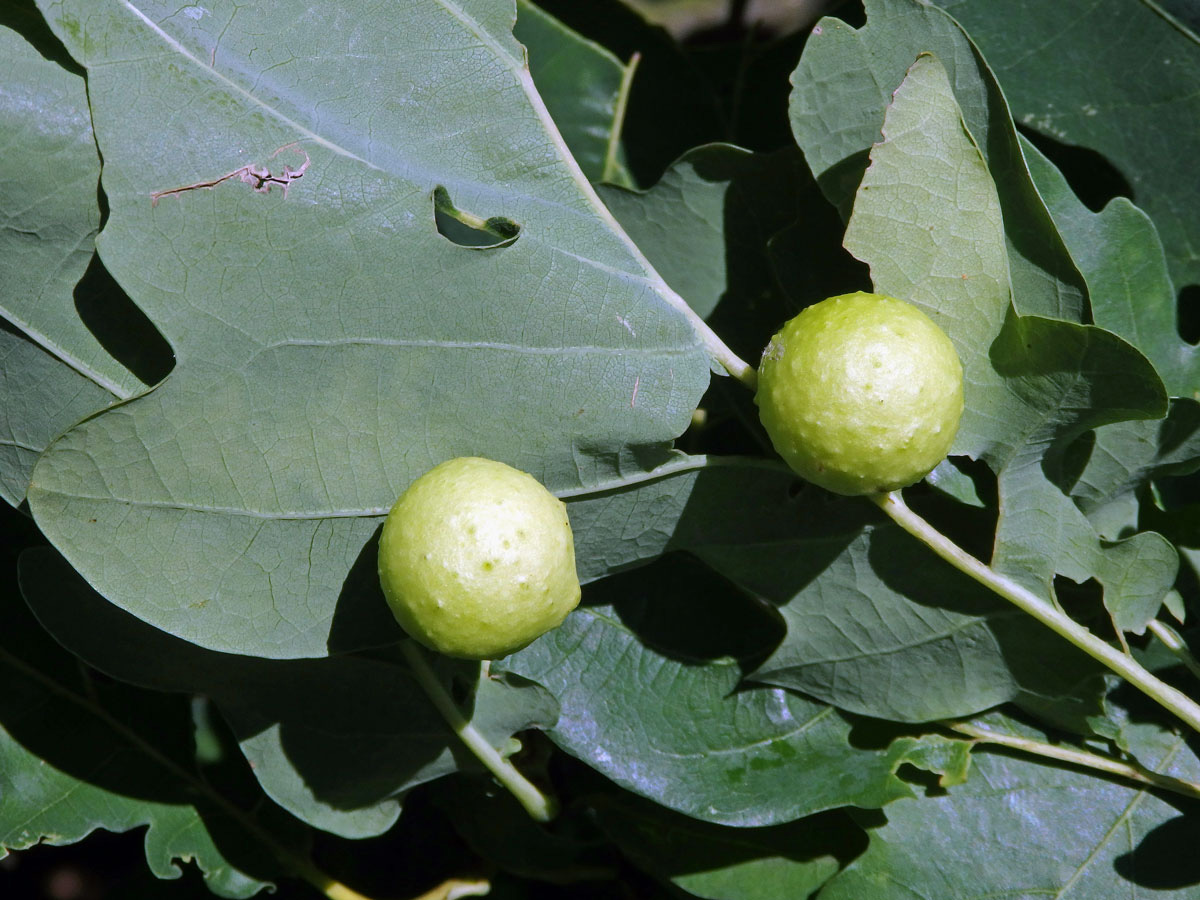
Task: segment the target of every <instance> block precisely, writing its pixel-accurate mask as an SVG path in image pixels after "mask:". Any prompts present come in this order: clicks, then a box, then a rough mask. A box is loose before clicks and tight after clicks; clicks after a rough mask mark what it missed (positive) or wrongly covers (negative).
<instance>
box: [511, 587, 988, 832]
mask: <svg viewBox="0 0 1200 900" xmlns="http://www.w3.org/2000/svg"><path fill="white" fill-rule="evenodd" d="M655 570H658V571H659V572H660V573H661V574H659V575H658V577H655V578H651V577H650V576H651V574H652V572H653V570H643V572H642V573H639V574H640V575H641V576H642V577H641V578H639V579H638V580H637V581H636V582H632V580H630V579H621V578H611V579H607V580H606V581H604V582H602V583H601V584H600V585H597V589H600V588H601V587H603V592H602V593H601V594H600V595H599V596H596V595H595V594H593V595H592V600H591V602H592V603H595V602H596V600H599V599H607V598H608V597H611V596H619V597H622V598H623V599H622V601H621V602H620V603H619V604H618V605H616V606H612V605H588V606H586V607H581V608H580V609H578V610H576V612H575V613H573V614H572V615H571V616H569V617H568V619H567V621H566V623H565V624H564V625H563V626H562V627H560V628H558V629H556V630H555V631H552V632H550V633H549V634H546V635H543V636H542V637H541V638H539V639H538V640H537V641H535V642H534V643H533V644H531V645H530V646H529V647H527V648H526V649H524V650H522V651H520V652H519V653H516V654H514V655H513V656H510V657H508V658H507V659H505V660H504V661H503V662H502V663H501V664H500V665H501V666H502V669H503V670H504V671H510V672H514V673H516V674H519V675H522V676H524V677H526V678H529V679H532V680H534V681H536V682H537V683H539V684H541V685H542V686H544V687H545V688H546V689H547V690H549V691H550V692H551V693H552V694H553V695H554V697H555V698H556V699H557V700H558V703H559V705H560V707H561V710H562V713H561V715H560V717H559V719H558V722H557V723H556V724H555V725H554V727H553V728H551V729H550V730H549V731H548V732H547V734H548V735H549V737H550V738H551V740H553V741H554V742H555V743H556V744H557V745H558V746H559V747H560V748H561V749H563V750H565V751H566V752H568V753H570V754H571V755H573V756H576V757H578V758H579V759H581V760H583V761H584V762H586V763H587V764H588V765H590V766H592V767H593V768H595V769H596V770H598V771H599V772H601V773H602V774H604V775H606V776H607V777H608V778H610V779H611V780H613V781H615V782H616V783H617V784H618V785H620V786H621V787H623V788H626V789H627V790H630V791H633V792H634V793H637V794H640V795H642V796H644V797H647V798H649V799H651V800H653V801H655V802H656V803H659V804H661V805H663V806H666V807H668V808H670V809H673V810H676V811H678V812H682V813H684V814H686V815H689V816H692V817H694V818H698V819H702V820H704V821H708V822H714V823H718V824H723V825H734V826H737V827H755V826H764V825H771V824H777V823H781V822H787V821H791V820H793V819H797V818H800V817H802V816H806V815H811V814H813V813H816V812H820V811H822V810H826V809H832V808H835V807H838V806H845V805H858V806H865V807H877V806H881V805H883V804H885V803H888V802H890V801H891V800H893V799H895V798H896V797H899V796H905V795H907V794H908V793H909V792H910V791H909V788H908V786H907V785H906V784H905V783H904V782H903V781H901V780H900V779H899V778H897V777H896V774H895V773H896V770H897V768H898V767H899V766H900V765H901V764H902V763H904V762H910V763H913V764H915V765H918V766H921V765H922V764H923V763H928V757H927V756H926V755H925V751H926V747H925V744H926V743H928V741H925V740H916V741H912V742H908V743H905V742H897V743H895V744H891V745H888V746H885V747H882V748H878V749H874V748H865V747H862V746H858V745H856V743H855V741H853V740H852V738H851V732H852V731H853V726H852V724H851V723H850V722H849V721H847V720H846V719H844V718H843V717H842V716H841V715H839V714H838V713H837V712H836V711H835V710H834V709H833V708H832V707H829V706H825V705H823V704H820V703H816V702H814V701H812V700H809V699H806V698H804V697H801V696H800V695H798V694H793V693H790V692H788V691H785V690H781V689H779V688H768V687H757V686H746V685H740V684H739V683H740V681H741V678H742V675H743V671H744V664H739V662H738V660H737V658H735V657H734V656H731V655H729V654H730V653H735V654H737V655H738V656H745V655H747V654H749V655H753V654H754V653H755V652H756V650H755V648H756V647H757V648H758V650H757V652H761V648H762V645H763V642H764V641H765V642H768V643H769V642H770V640H771V637H770V635H771V634H772V633H773V629H772V628H769V627H766V623H768V622H769V621H770V620H769V619H764V618H762V613H761V612H759V613H757V614H753V613H752V612H751V611H750V610H743V611H742V612H741V614H740V615H738V613H737V611H736V606H737V605H736V604H735V603H734V601H732V599H730V598H729V597H728V595H727V594H726V593H725V592H723V591H722V590H720V589H719V586H718V585H715V584H713V579H712V578H711V577H705V576H704V575H703V574H702V573H695V574H693V575H690V576H689V575H687V574H686V571H685V572H680V571H678V570H677V569H676V567H675V566H674V565H666V564H660V565H659V566H656V567H655ZM701 585H706V586H707V590H705V589H704V588H702V587H700V586H701ZM731 604H733V606H734V608H730V605H731ZM735 615H737V620H738V621H740V625H739V628H738V629H736V633H735V631H734V629H730V628H729V627H728V626H727V625H726V626H725V627H724V631H722V630H721V629H720V628H719V627H717V625H716V623H717V622H721V621H723V622H726V623H728V622H729V621H730V618H731V616H735ZM756 622H757V623H758V624H756ZM764 629H765V630H764ZM929 740H931V741H935V742H938V743H941V742H943V741H944V740H945V739H944V738H930V739H929ZM951 743H954V742H951ZM964 746H965V745H964ZM930 765H936V767H937V768H938V771H943V770H944V768H945V766H946V763H945V761H944V760H942V759H939V760H936V762H935V763H931V764H930Z"/></svg>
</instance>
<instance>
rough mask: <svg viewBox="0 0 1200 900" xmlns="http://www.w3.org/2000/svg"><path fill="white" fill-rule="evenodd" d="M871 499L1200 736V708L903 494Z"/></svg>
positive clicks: (958, 565) (952, 562)
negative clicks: (983, 557) (959, 540)
mask: <svg viewBox="0 0 1200 900" xmlns="http://www.w3.org/2000/svg"><path fill="white" fill-rule="evenodd" d="M871 499H872V500H873V501H874V502H875V503H876V504H877V505H878V506H879V508H880V509H882V510H883V511H884V512H885V513H887V515H888V516H890V517H891V518H892V520H893V521H894V522H895V523H896V524H897V525H899V526H900V527H901V528H903V529H904V530H905V531H907V532H908V533H909V534H911V535H912V536H913V537H915V538H916V539H917V540H919V541H921V542H922V543H923V544H925V545H926V546H928V547H929V548H930V549H931V550H933V552H934V553H936V554H937V555H938V556H940V557H941V558H942V559H944V560H945V561H946V562H948V563H950V565H952V566H954V568H956V569H958V570H959V571H960V572H962V573H964V574H966V575H969V576H970V577H971V578H974V579H975V580H976V581H978V582H979V583H980V584H982V585H983V586H984V587H986V588H989V589H990V590H992V591H993V592H995V593H996V594H998V595H999V596H1001V597H1003V598H1004V599H1005V600H1008V601H1009V602H1010V603H1012V604H1014V605H1015V606H1016V607H1018V608H1019V609H1021V610H1022V611H1024V612H1026V613H1028V614H1029V615H1031V616H1033V617H1034V618H1035V619H1037V620H1038V621H1039V622H1041V623H1042V624H1043V625H1045V626H1047V627H1048V628H1050V629H1051V630H1052V631H1054V632H1055V633H1056V634H1058V635H1061V636H1062V637H1064V638H1066V639H1067V640H1068V641H1070V642H1071V643H1072V644H1074V645H1075V646H1076V647H1078V648H1079V649H1080V650H1082V651H1083V652H1084V653H1086V654H1088V655H1089V656H1091V657H1092V658H1093V659H1096V660H1099V661H1100V662H1101V663H1103V664H1104V665H1105V666H1107V667H1108V668H1109V669H1111V670H1112V671H1114V672H1116V673H1117V674H1118V675H1120V676H1121V677H1122V678H1124V679H1125V680H1126V681H1128V682H1129V683H1130V684H1132V685H1133V686H1134V687H1136V688H1137V689H1138V690H1140V691H1141V692H1142V693H1144V694H1145V695H1146V696H1148V697H1150V698H1151V699H1152V700H1154V701H1155V702H1157V703H1158V704H1160V705H1161V706H1163V707H1164V708H1165V709H1168V710H1170V711H1171V712H1173V713H1174V714H1175V715H1177V716H1178V717H1179V718H1181V719H1183V721H1185V722H1187V724H1188V725H1190V726H1191V727H1192V728H1194V729H1195V730H1196V731H1200V704H1197V703H1196V702H1195V701H1194V700H1192V699H1191V698H1190V697H1188V696H1187V695H1186V694H1184V693H1183V692H1182V691H1179V690H1176V689H1175V688H1173V687H1171V686H1170V685H1169V684H1167V683H1166V682H1165V681H1162V680H1160V679H1159V678H1157V677H1155V676H1154V675H1153V674H1152V673H1150V672H1148V671H1147V670H1146V669H1145V668H1143V667H1142V665H1141V664H1140V663H1138V662H1137V661H1136V660H1135V659H1133V658H1132V657H1129V656H1126V655H1124V654H1123V653H1121V652H1120V651H1119V650H1117V649H1115V648H1114V647H1112V646H1110V645H1109V644H1108V643H1106V642H1105V641H1103V640H1101V639H1100V638H1098V637H1096V636H1095V635H1094V634H1092V632H1091V631H1089V630H1088V629H1087V628H1085V627H1084V626H1082V625H1080V624H1079V623H1078V622H1076V621H1075V620H1074V619H1072V618H1070V617H1069V616H1068V615H1067V614H1066V613H1063V612H1061V611H1059V610H1058V609H1056V608H1055V607H1054V606H1052V605H1051V604H1050V603H1047V602H1046V601H1045V600H1043V599H1042V598H1041V597H1038V596H1037V595H1036V594H1034V593H1033V592H1032V591H1030V590H1029V589H1028V588H1025V587H1023V586H1022V585H1020V584H1017V583H1016V582H1015V581H1013V580H1012V579H1010V578H1008V577H1006V576H1004V575H1001V574H1000V573H999V572H997V571H996V570H994V569H992V568H991V567H990V566H985V565H984V564H983V563H981V562H980V561H979V560H977V559H976V558H975V557H973V556H971V555H970V554H969V553H967V552H966V551H965V550H963V549H962V548H961V547H959V546H958V545H957V544H955V543H954V542H953V541H951V540H950V539H949V538H947V537H946V536H945V535H944V534H942V533H941V532H940V531H938V530H937V529H936V528H934V527H933V526H932V525H930V524H929V523H928V522H926V521H925V520H924V519H922V518H921V517H920V516H918V515H917V514H916V513H914V512H913V511H912V510H911V509H909V508H908V506H907V505H906V504H905V502H904V500H903V498H902V497H901V496H900V492H899V491H893V492H891V493H890V494H875V495H872V497H871Z"/></svg>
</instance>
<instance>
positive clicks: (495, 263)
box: [30, 0, 709, 658]
mask: <svg viewBox="0 0 1200 900" xmlns="http://www.w3.org/2000/svg"><path fill="white" fill-rule="evenodd" d="M44 11H45V13H46V15H47V19H48V21H49V22H50V24H51V27H52V28H54V29H55V31H56V33H57V34H59V35H60V37H62V39H63V40H64V42H65V44H66V45H67V47H68V49H69V50H70V51H71V52H72V54H74V55H75V56H76V58H77V59H78V60H79V61H80V63H81V64H82V65H84V66H85V67H86V68H87V69H88V78H89V81H88V87H89V99H90V102H91V109H92V119H93V123H94V125H95V128H96V136H97V142H98V144H99V146H100V149H101V153H102V154H103V156H104V158H105V160H106V167H105V171H104V178H103V187H104V190H105V192H106V195H107V197H108V200H109V204H110V207H111V215H110V218H109V221H108V224H107V225H106V228H105V230H104V232H103V234H102V235H101V236H100V238H99V239H98V244H99V247H100V251H101V255H102V257H103V260H104V263H105V265H106V266H107V268H108V269H109V271H111V272H112V274H113V275H114V277H115V278H116V279H117V280H118V282H120V283H121V285H122V287H123V288H124V289H125V290H126V291H127V292H128V293H129V295H130V296H131V297H132V298H133V300H134V301H135V302H136V303H137V304H138V306H140V307H141V308H142V309H143V310H144V311H145V313H146V314H147V315H148V316H149V318H150V319H151V321H152V322H153V323H154V324H155V326H156V327H157V328H158V329H159V330H160V331H161V332H162V334H163V336H164V337H165V338H166V340H167V341H168V342H169V343H170V344H171V346H172V348H173V349H174V351H175V353H176V356H177V358H178V365H177V368H176V370H175V372H174V373H173V374H172V376H171V377H170V378H168V379H167V380H166V382H165V383H164V384H163V385H161V386H160V387H159V388H158V389H157V390H155V391H154V392H153V393H151V394H149V395H147V396H145V397H142V398H139V399H137V400H135V401H133V402H131V403H129V404H126V405H124V406H122V407H119V408H117V409H114V410H112V411H110V412H108V413H106V414H105V415H103V416H98V417H96V418H94V419H92V420H90V421H88V422H87V423H85V424H84V425H82V426H80V427H79V428H77V429H75V430H73V431H72V432H70V433H68V434H67V435H66V436H65V437H64V438H63V439H62V440H61V441H59V442H58V443H57V444H56V445H54V447H52V448H51V449H50V451H49V452H48V453H47V454H45V456H43V458H42V460H41V462H40V463H39V465H38V468H37V470H36V474H35V477H34V484H33V488H32V491H31V494H30V505H31V508H32V509H33V512H34V515H35V516H36V517H37V519H38V521H39V523H40V525H41V527H42V528H43V530H44V531H45V532H46V534H47V535H48V536H49V537H50V538H51V540H52V541H53V542H54V543H55V544H56V546H58V547H59V549H60V550H62V551H63V552H64V553H65V554H66V555H67V557H68V558H69V559H70V560H71V562H72V564H73V565H74V566H75V567H76V568H77V569H79V570H80V571H81V572H82V573H83V574H84V576H85V577H86V578H87V579H88V581H89V582H90V583H92V584H93V585H94V586H96V587H97V588H98V589H99V590H100V592H101V593H102V594H104V595H105V596H106V597H107V598H108V599H109V600H111V601H112V602H114V603H117V604H118V605H119V606H121V607H123V608H125V609H127V610H129V611H131V612H133V613H134V614H135V615H138V616H139V617H141V618H143V619H145V620H146V621H148V622H150V623H151V624H154V625H155V626H156V627H159V628H162V629H164V630H166V631H168V632H171V633H173V634H176V635H178V636H180V637H184V638H185V639H187V640H190V641H193V642H195V643H199V644H201V645H204V646H207V647H210V648H213V649H218V650H222V651H226V652H236V653H245V654H253V655H260V656H268V657H277V658H285V657H304V656H321V655H324V654H326V653H327V652H329V645H330V641H331V623H332V622H333V620H334V619H335V615H336V616H337V617H338V618H343V619H344V618H346V617H347V616H349V618H351V619H352V618H353V617H354V614H353V613H352V612H350V610H352V609H358V608H360V607H361V604H360V603H357V601H356V598H355V597H353V596H350V595H348V594H346V593H345V592H344V591H343V586H344V583H345V582H346V579H347V576H348V574H349V573H350V571H351V569H352V568H353V566H354V564H355V561H356V560H357V559H358V558H359V556H360V554H361V553H362V551H363V548H364V545H365V544H366V543H367V542H368V541H370V540H371V538H372V536H373V534H374V532H375V530H376V528H377V527H378V524H379V521H380V519H381V517H382V516H383V514H384V513H386V511H387V509H388V508H389V507H390V506H391V504H392V503H393V502H394V500H395V498H396V496H398V494H399V493H400V491H401V490H402V489H403V488H404V487H405V486H407V484H408V483H409V482H410V481H411V480H412V479H413V478H415V477H416V476H417V475H419V474H421V473H422V472H423V471H425V470H426V469H428V468H429V467H431V466H432V465H433V464H435V463H437V462H439V461H441V460H443V459H445V458H448V457H452V456H457V455H468V454H475V455H485V456H489V457H493V458H498V459H501V460H503V461H505V462H508V463H510V464H513V465H516V466H517V467H519V468H523V469H525V470H527V471H530V472H532V473H533V474H534V475H535V476H537V477H538V478H540V479H541V480H543V481H544V482H545V483H546V484H547V486H548V487H550V488H551V489H552V490H556V491H566V490H580V489H584V488H594V487H609V486H616V485H619V484H621V483H622V482H623V481H624V479H625V478H626V477H629V476H633V477H637V476H639V475H641V474H643V473H644V472H645V471H647V470H648V469H651V468H653V467H654V466H655V465H657V464H659V463H661V462H663V461H664V460H665V458H666V456H665V453H664V450H663V447H664V445H665V443H666V442H669V441H670V440H671V439H672V438H674V437H675V436H676V435H678V434H679V433H680V432H682V431H683V429H684V428H685V427H686V425H687V422H688V418H689V416H690V413H691V410H692V409H693V407H694V406H695V404H696V402H697V401H698V399H699V397H700V394H701V392H702V391H703V389H704V387H705V386H706V384H707V380H708V372H709V355H708V352H707V350H706V349H705V347H704V345H703V344H702V342H701V340H700V338H699V337H698V335H697V333H696V332H695V331H694V329H693V327H692V325H691V324H690V321H689V319H688V318H687V315H685V314H684V311H683V304H682V301H680V300H679V299H678V297H677V296H676V295H675V294H674V292H672V291H671V290H670V289H669V288H668V287H667V286H666V284H665V283H664V282H663V281H662V280H661V278H660V277H659V276H658V275H657V274H656V273H655V272H654V271H653V270H652V269H650V268H649V267H648V265H647V264H646V263H645V261H644V259H643V258H642V256H641V255H640V253H639V252H638V251H637V250H636V248H634V246H633V245H632V244H631V243H630V241H629V240H628V238H627V237H626V236H625V235H624V234H623V232H621V230H620V228H619V227H618V226H617V225H616V223H615V221H614V220H613V219H612V218H611V216H610V215H609V214H608V212H607V210H605V208H604V207H603V205H602V204H601V203H600V202H599V200H598V198H597V197H596V195H595V193H594V192H593V190H592V188H591V186H590V185H589V184H588V181H587V179H586V177H585V176H584V175H583V173H582V172H581V171H580V170H579V168H578V166H577V165H576V164H575V162H574V161H573V159H572V158H571V157H570V155H569V153H568V152H567V149H566V145H565V144H564V143H563V141H562V139H561V138H560V137H559V135H558V132H557V130H556V129H555V128H554V125H553V123H552V122H551V120H550V117H549V114H548V113H547V111H546V108H545V105H544V104H543V103H542V100H541V98H540V97H539V96H538V94H537V91H536V89H535V88H534V86H533V82H532V80H531V78H530V74H529V71H528V69H527V68H526V66H525V63H524V51H523V49H522V48H521V46H520V45H519V44H518V43H517V42H516V40H515V39H514V38H513V36H512V34H511V27H512V22H513V8H512V7H511V6H508V5H507V4H496V3H492V2H469V3H461V4H451V3H442V2H437V0H423V2H417V3H410V4H401V5H399V6H392V7H387V8H386V9H385V8H380V7H373V6H371V5H370V4H367V3H351V4H343V5H339V6H336V7H327V6H319V7H312V8H310V9H308V10H306V11H303V12H299V13H298V14H297V15H294V16H285V17H279V16H272V15H268V10H266V9H262V10H256V9H255V8H252V7H247V6H244V5H235V4H233V3H231V2H222V3H217V4H208V5H206V6H204V7H200V6H189V7H186V8H182V9H180V8H178V7H175V6H169V5H163V4H160V3H157V2H153V0H147V2H139V3H134V2H124V3H119V4H110V3H105V2H89V0H79V2H75V0H72V2H68V3H63V4H46V5H45V6H44ZM264 21H270V22H272V27H271V28H270V29H268V30H266V31H265V32H263V30H262V29H260V28H258V27H254V28H250V27H248V26H249V25H250V24H255V25H256V26H257V23H261V22H264ZM335 73H336V74H335ZM351 85H353V86H354V88H353V89H350V87H349V86H351ZM132 86H136V90H137V93H138V98H139V102H137V103H130V102H128V97H129V92H130V91H131V90H132V89H133V88H132ZM484 121H486V122H489V123H492V124H491V125H489V127H488V128H486V129H481V128H476V127H474V125H475V123H479V122H484ZM438 187H442V188H444V189H445V191H446V192H447V194H448V197H449V199H450V201H451V202H452V203H453V204H454V206H455V207H456V208H458V209H460V210H463V211H465V212H466V213H469V214H470V216H472V217H475V218H476V219H478V220H479V221H484V220H489V219H493V218H499V219H502V220H503V221H505V222H507V223H510V225H511V226H512V227H513V228H516V229H518V231H517V232H516V238H515V240H513V241H511V242H510V243H509V244H508V245H507V246H503V247H499V248H497V249H492V250H481V249H471V248H469V247H466V246H460V245H459V244H456V243H454V242H453V241H452V240H450V239H448V238H447V237H445V236H443V235H442V234H441V233H439V231H438V228H437V227H436V224H435V219H434V213H433V200H432V197H433V195H434V193H435V190H436V189H437V188H438ZM256 188H257V189H258V190H256Z"/></svg>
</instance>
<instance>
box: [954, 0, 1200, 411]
mask: <svg viewBox="0 0 1200 900" xmlns="http://www.w3.org/2000/svg"><path fill="white" fill-rule="evenodd" d="M938 3H939V5H940V6H942V7H944V8H945V9H946V10H947V11H948V12H950V13H951V14H953V15H954V16H955V17H956V18H957V19H958V20H959V21H960V22H962V23H963V24H964V25H965V26H966V27H967V29H968V30H969V31H970V33H971V35H972V37H973V38H974V39H975V40H976V41H978V43H979V45H980V47H982V49H983V51H984V52H985V53H986V54H987V57H988V59H989V60H990V61H991V63H992V67H993V68H994V70H995V72H996V74H997V75H998V76H999V77H1000V79H1001V80H1002V81H1003V83H1004V89H1005V92H1006V94H1007V95H1008V98H1009V101H1010V102H1011V104H1012V108H1013V113H1014V115H1015V117H1016V118H1017V119H1018V120H1019V121H1020V122H1021V124H1022V125H1024V126H1026V127H1028V128H1032V129H1035V130H1037V131H1039V132H1041V133H1042V134H1044V135H1047V136H1049V137H1050V138H1052V139H1053V140H1055V141H1061V142H1063V143H1067V144H1077V145H1083V146H1086V147H1091V148H1094V149H1095V150H1097V151H1099V152H1100V153H1102V154H1103V155H1104V157H1105V158H1106V159H1108V160H1109V161H1111V163H1112V164H1113V165H1115V166H1116V167H1117V168H1118V169H1119V170H1120V172H1121V173H1122V174H1123V175H1124V176H1125V178H1126V179H1127V181H1128V182H1129V185H1130V187H1131V188H1132V189H1133V199H1134V200H1135V201H1136V202H1137V203H1138V205H1139V206H1141V207H1142V208H1143V209H1145V210H1146V212H1148V213H1149V214H1150V217H1151V218H1153V219H1154V222H1155V223H1156V224H1157V226H1158V229H1159V231H1160V233H1161V234H1162V237H1163V243H1164V244H1165V245H1166V248H1167V258H1168V260H1169V264H1170V268H1171V273H1172V276H1173V277H1174V279H1175V281H1176V283H1177V284H1180V285H1184V284H1194V283H1196V282H1197V281H1198V280H1200V250H1198V248H1197V244H1196V238H1195V235H1196V233H1197V213H1196V210H1197V208H1198V206H1200V204H1198V203H1197V199H1198V194H1197V188H1196V180H1195V178H1194V177H1193V176H1192V164H1191V160H1192V159H1194V158H1195V156H1196V152H1197V149H1200V146H1198V141H1200V138H1198V136H1197V133H1196V129H1195V122H1196V118H1197V115H1198V114H1200V97H1197V95H1196V92H1195V90H1194V88H1195V84H1196V80H1197V78H1200V53H1197V38H1196V35H1195V33H1194V32H1192V31H1189V30H1188V28H1187V27H1186V26H1184V25H1182V24H1181V23H1180V22H1179V21H1177V20H1173V19H1172V18H1171V17H1170V16H1168V15H1164V14H1163V12H1162V10H1161V8H1160V7H1159V5H1158V4H1157V3H1154V2H1132V3H1131V2H1126V0H1100V2H1093V0H1064V2H1058V3H1043V2H1040V0H1008V2H1004V3H996V2H992V0H938ZM1018 21H1019V22H1020V23H1021V27H1020V28H1014V27H1012V23H1013V22H1018ZM1098 60H1102V61H1103V62H1102V63H1093V61H1098ZM1085 61H1087V62H1086V63H1085ZM1189 396H1190V395H1189Z"/></svg>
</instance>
